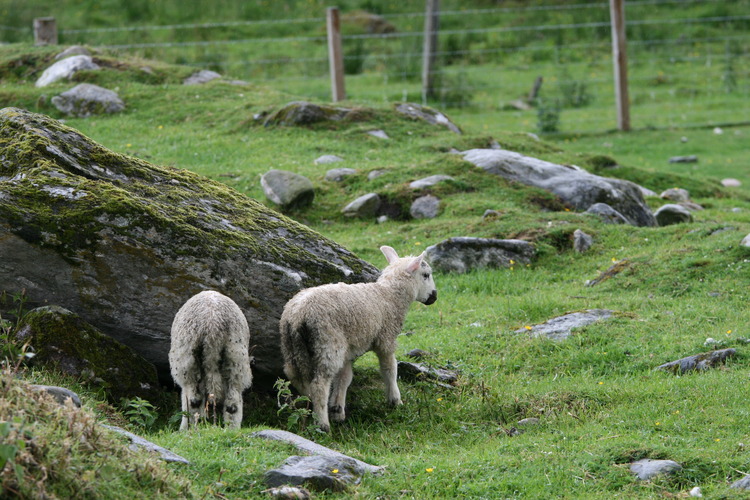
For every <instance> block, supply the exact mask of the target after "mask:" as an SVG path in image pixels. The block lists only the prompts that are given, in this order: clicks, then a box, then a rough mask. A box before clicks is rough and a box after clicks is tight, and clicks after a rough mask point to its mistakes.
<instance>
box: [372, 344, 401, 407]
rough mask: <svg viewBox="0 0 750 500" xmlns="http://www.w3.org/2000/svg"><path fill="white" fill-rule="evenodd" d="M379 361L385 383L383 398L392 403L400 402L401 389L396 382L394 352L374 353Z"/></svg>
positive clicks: (398, 403)
mask: <svg viewBox="0 0 750 500" xmlns="http://www.w3.org/2000/svg"><path fill="white" fill-rule="evenodd" d="M376 354H377V355H378V361H379V362H380V375H381V376H382V377H383V382H384V383H385V399H386V400H387V401H388V402H389V403H390V404H392V405H394V406H396V405H400V404H401V391H399V390H398V384H397V383H396V376H397V373H398V372H397V366H398V365H397V363H396V355H395V354H394V353H392V352H391V353H376Z"/></svg>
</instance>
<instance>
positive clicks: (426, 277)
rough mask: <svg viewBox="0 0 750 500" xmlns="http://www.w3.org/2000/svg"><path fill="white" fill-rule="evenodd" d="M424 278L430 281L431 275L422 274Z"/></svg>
mask: <svg viewBox="0 0 750 500" xmlns="http://www.w3.org/2000/svg"><path fill="white" fill-rule="evenodd" d="M422 276H424V279H429V277H430V273H422Z"/></svg>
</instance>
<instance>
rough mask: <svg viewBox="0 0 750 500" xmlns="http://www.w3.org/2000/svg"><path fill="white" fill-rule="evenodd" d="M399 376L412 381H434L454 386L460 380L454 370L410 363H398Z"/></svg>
mask: <svg viewBox="0 0 750 500" xmlns="http://www.w3.org/2000/svg"><path fill="white" fill-rule="evenodd" d="M398 376H399V378H404V379H412V380H425V379H432V380H437V381H438V382H442V383H444V384H454V383H455V382H456V381H457V380H458V374H457V373H456V372H455V371H453V370H446V369H445V368H434V367H431V366H426V365H423V364H421V363H412V362H409V361H399V362H398Z"/></svg>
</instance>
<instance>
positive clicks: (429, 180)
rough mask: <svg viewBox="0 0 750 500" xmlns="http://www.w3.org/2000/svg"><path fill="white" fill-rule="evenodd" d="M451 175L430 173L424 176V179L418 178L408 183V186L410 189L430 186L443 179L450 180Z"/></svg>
mask: <svg viewBox="0 0 750 500" xmlns="http://www.w3.org/2000/svg"><path fill="white" fill-rule="evenodd" d="M452 180H453V177H451V176H450V175H431V176H429V177H425V178H424V179H419V180H416V181H413V182H411V183H409V187H410V188H412V189H424V188H428V187H432V186H434V185H435V184H438V183H440V182H443V181H452Z"/></svg>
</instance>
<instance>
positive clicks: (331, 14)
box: [326, 7, 346, 102]
mask: <svg viewBox="0 0 750 500" xmlns="http://www.w3.org/2000/svg"><path fill="white" fill-rule="evenodd" d="M326 28H327V31H328V66H329V68H330V70H331V95H332V98H333V102H338V101H343V100H344V99H346V90H345V89H344V57H343V54H342V52H341V23H340V21H339V9H338V7H328V9H327V10H326Z"/></svg>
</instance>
